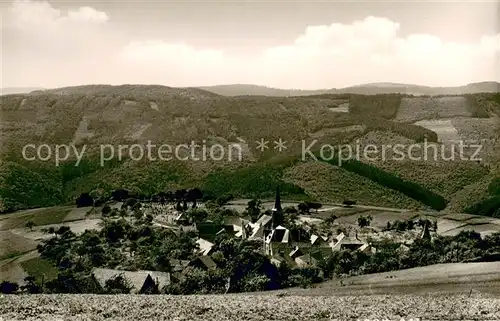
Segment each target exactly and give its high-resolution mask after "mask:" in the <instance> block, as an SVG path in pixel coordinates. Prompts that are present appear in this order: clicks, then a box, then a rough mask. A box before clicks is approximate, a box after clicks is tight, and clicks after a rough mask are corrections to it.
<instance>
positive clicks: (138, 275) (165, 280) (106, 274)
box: [93, 268, 170, 292]
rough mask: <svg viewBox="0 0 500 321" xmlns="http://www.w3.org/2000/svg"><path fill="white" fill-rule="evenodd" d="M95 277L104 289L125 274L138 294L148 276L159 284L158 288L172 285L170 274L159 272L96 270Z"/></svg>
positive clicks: (94, 271)
mask: <svg viewBox="0 0 500 321" xmlns="http://www.w3.org/2000/svg"><path fill="white" fill-rule="evenodd" d="M93 273H94V276H95V278H96V280H97V282H99V284H100V285H101V286H102V287H104V286H105V285H106V281H107V280H109V279H111V278H114V277H115V276H118V275H120V274H123V276H124V277H125V278H126V279H127V280H128V281H129V282H130V284H131V285H132V287H133V291H135V292H137V291H139V290H141V288H142V286H143V284H144V281H146V278H147V277H148V275H150V276H151V278H152V279H153V281H155V282H158V287H159V288H162V287H164V286H165V285H167V284H170V273H167V272H158V271H135V272H132V271H123V270H114V269H102V268H95V269H94V270H93Z"/></svg>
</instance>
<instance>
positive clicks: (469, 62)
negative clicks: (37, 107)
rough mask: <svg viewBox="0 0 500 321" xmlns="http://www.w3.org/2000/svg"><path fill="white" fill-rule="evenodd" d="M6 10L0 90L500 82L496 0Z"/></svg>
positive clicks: (10, 5)
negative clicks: (101, 85)
mask: <svg viewBox="0 0 500 321" xmlns="http://www.w3.org/2000/svg"><path fill="white" fill-rule="evenodd" d="M0 12H1V14H2V20H3V23H2V43H3V47H2V60H3V62H4V64H3V66H2V79H1V80H2V83H1V84H0V87H1V88H9V87H10V88H16V87H17V88H19V87H42V88H61V87H68V86H78V85H87V84H88V85H90V84H104V83H106V84H110V85H118V84H124V83H130V84H159V85H165V86H169V87H201V86H203V87H205V86H221V85H226V86H227V85H230V84H241V85H245V84H248V85H250V84H254V85H255V86H264V87H268V88H276V89H288V90H321V89H332V88H336V89H338V88H347V87H352V86H357V85H363V84H372V83H397V84H417V85H418V86H427V87H457V86H463V85H464V84H469V83H477V82H485V81H486V82H489V81H496V82H500V72H498V70H500V23H499V21H498V16H500V1H498V0H495V1H489V2H482V3H479V2H469V1H463V2H460V3H456V2H455V3H442V2H432V1H428V2H418V3H413V2H378V1H364V2H359V1H356V2H351V3H345V2H337V1H335V2H320V3H307V4H306V3H300V2H290V3H288V2H287V3H285V2H280V3H275V2H266V3H263V2H254V3H249V2H241V1H233V2H230V3H217V2H207V1H205V2H196V3H193V2H185V3H179V2H147V3H126V5H122V4H120V3H119V2H116V1H107V2H106V3H95V2H85V1H77V0H72V1H64V2H60V1H57V2H56V1H51V2H46V1H30V0H15V1H12V2H4V3H1V4H0ZM470 16H477V17H482V18H481V19H479V20H478V19H469V17H470ZM292 88H294V89H292Z"/></svg>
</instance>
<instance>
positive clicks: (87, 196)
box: [76, 187, 205, 210]
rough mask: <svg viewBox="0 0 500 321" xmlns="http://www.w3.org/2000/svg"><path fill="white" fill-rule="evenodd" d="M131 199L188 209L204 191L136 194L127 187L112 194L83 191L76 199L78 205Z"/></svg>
mask: <svg viewBox="0 0 500 321" xmlns="http://www.w3.org/2000/svg"><path fill="white" fill-rule="evenodd" d="M130 199H134V200H136V201H141V202H157V203H161V204H166V203H174V202H175V203H176V204H177V207H178V208H179V209H183V210H186V209H187V208H188V203H191V204H192V206H191V207H192V208H195V207H196V206H197V202H198V201H200V200H204V199H205V198H204V195H203V192H202V191H201V190H200V189H199V188H197V187H195V188H190V189H178V190H175V191H167V192H163V191H162V192H159V193H157V194H153V195H145V194H135V193H132V192H130V191H129V190H126V189H116V190H113V191H112V192H111V194H110V195H99V196H94V197H93V196H92V195H91V193H82V194H80V196H79V197H78V198H77V199H76V206H77V207H89V206H101V205H103V204H106V203H107V202H109V201H118V202H124V201H128V200H130Z"/></svg>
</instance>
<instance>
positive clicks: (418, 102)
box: [396, 96, 471, 122]
mask: <svg viewBox="0 0 500 321" xmlns="http://www.w3.org/2000/svg"><path fill="white" fill-rule="evenodd" d="M459 116H463V117H471V113H470V112H469V107H468V102H467V99H466V98H465V97H460V96H457V97H412V98H406V97H405V98H402V100H401V105H400V107H399V110H398V112H397V114H396V120H397V121H401V122H416V121H419V120H426V119H439V118H451V117H459Z"/></svg>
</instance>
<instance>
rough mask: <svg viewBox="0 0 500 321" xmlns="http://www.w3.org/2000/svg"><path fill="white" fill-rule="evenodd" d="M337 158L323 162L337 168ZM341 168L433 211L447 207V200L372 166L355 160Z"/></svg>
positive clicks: (345, 163)
mask: <svg viewBox="0 0 500 321" xmlns="http://www.w3.org/2000/svg"><path fill="white" fill-rule="evenodd" d="M316 156H317V157H318V159H320V160H322V158H321V157H320V155H316ZM336 159H337V158H336V157H333V160H332V161H325V162H327V163H329V164H331V165H334V166H338V163H337V161H335V160H336ZM340 166H341V167H342V168H344V169H346V170H348V171H349V172H353V173H356V174H358V175H361V176H364V177H366V178H369V179H370V180H372V181H373V182H375V183H378V184H380V185H382V186H385V187H387V188H390V189H393V190H396V191H399V192H401V193H403V194H405V195H406V196H408V197H411V198H413V199H415V200H417V201H419V202H421V203H422V204H425V205H428V206H430V207H432V208H433V209H435V210H438V211H440V210H443V209H444V208H445V207H446V205H447V203H448V202H447V200H446V199H445V198H444V197H443V196H441V195H439V194H437V193H434V192H433V191H430V190H429V189H427V188H425V187H423V186H421V185H419V184H417V183H414V182H410V181H406V180H404V179H402V178H400V177H398V176H396V175H394V174H391V173H388V172H386V171H384V170H382V169H379V168H377V167H375V166H373V165H370V164H365V163H363V162H360V161H358V160H355V159H351V160H347V161H345V162H342V164H341V165H340Z"/></svg>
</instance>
